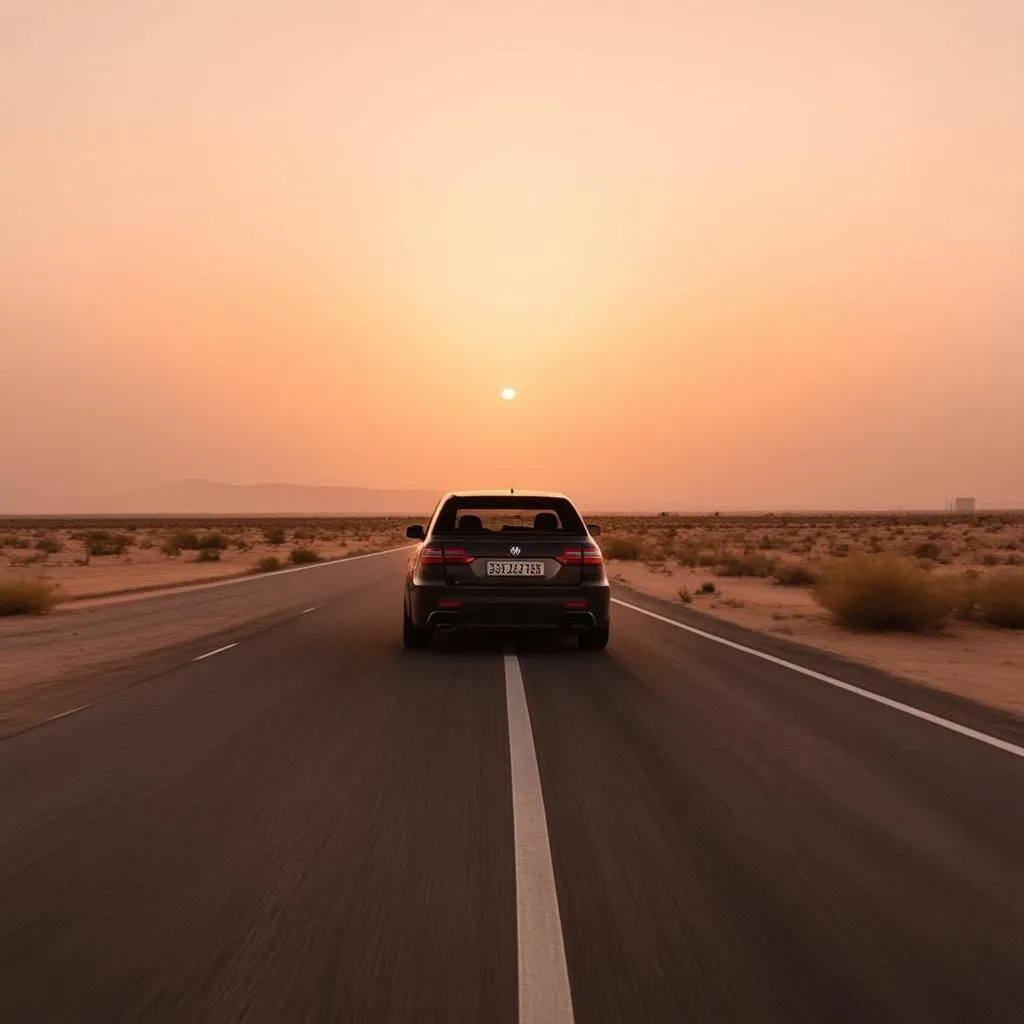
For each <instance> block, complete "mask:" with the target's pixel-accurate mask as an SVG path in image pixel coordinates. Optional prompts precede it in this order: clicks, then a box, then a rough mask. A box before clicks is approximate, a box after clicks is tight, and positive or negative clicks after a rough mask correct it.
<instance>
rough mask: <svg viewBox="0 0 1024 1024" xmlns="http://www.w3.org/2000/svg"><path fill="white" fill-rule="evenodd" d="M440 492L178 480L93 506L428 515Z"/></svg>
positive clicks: (179, 511) (144, 510)
mask: <svg viewBox="0 0 1024 1024" xmlns="http://www.w3.org/2000/svg"><path fill="white" fill-rule="evenodd" d="M439 497H440V492H435V491H423V490H404V491H391V490H388V491H384V490H375V489H373V488H370V487H310V486H306V485H304V484H225V483H220V482H218V481H216V480H179V481H176V482H174V483H166V484H159V485H157V486H155V487H146V488H140V489H138V490H134V491H129V492H127V493H125V494H119V495H113V496H111V497H110V498H109V499H108V500H106V501H103V502H101V503H99V502H97V503H91V504H94V505H95V507H94V508H92V509H91V511H94V512H97V513H98V512H109V513H132V514H152V515H190V514H195V515H200V514H205V515H366V516H383V515H396V516H400V515H421V516H422V515H426V514H428V513H430V512H431V511H433V508H434V505H435V504H436V503H437V499H438V498H439Z"/></svg>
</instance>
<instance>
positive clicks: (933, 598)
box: [816, 554, 955, 633]
mask: <svg viewBox="0 0 1024 1024" xmlns="http://www.w3.org/2000/svg"><path fill="white" fill-rule="evenodd" d="M816 596H817V598H818V600H819V601H820V602H821V604H822V605H824V606H825V607H826V608H827V609H828V610H829V611H830V612H831V613H832V617H833V619H834V620H835V622H836V623H837V624H838V625H840V626H846V627H848V628H850V629H859V630H871V631H880V630H900V631H904V632H910V633H926V632H930V631H932V630H935V629H937V628H939V627H940V626H941V625H942V624H943V623H944V622H945V621H946V619H947V618H948V617H949V615H950V613H951V612H952V611H953V607H954V603H955V602H954V595H953V593H952V591H951V589H950V587H949V586H948V585H946V584H944V582H943V581H942V580H941V579H939V578H937V577H935V576H933V575H932V574H930V573H929V572H927V571H926V570H924V569H922V568H921V567H920V566H919V565H918V564H917V563H916V562H914V561H912V560H910V559H907V558H904V557H901V556H900V555H895V554H888V555H853V556H851V557H850V558H844V559H843V560H842V561H835V562H833V563H832V564H831V565H829V566H827V567H826V568H825V570H824V571H823V572H822V575H821V579H820V580H819V582H818V584H817V593H816Z"/></svg>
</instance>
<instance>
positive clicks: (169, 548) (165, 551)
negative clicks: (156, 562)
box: [160, 537, 181, 558]
mask: <svg viewBox="0 0 1024 1024" xmlns="http://www.w3.org/2000/svg"><path fill="white" fill-rule="evenodd" d="M160 554H162V555H167V557H168V558H177V557H178V555H180V554H181V548H179V547H178V545H177V544H175V543H174V538H173V537H167V538H166V539H165V540H163V541H161V543H160Z"/></svg>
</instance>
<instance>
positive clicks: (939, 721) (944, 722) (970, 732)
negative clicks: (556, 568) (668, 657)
mask: <svg viewBox="0 0 1024 1024" xmlns="http://www.w3.org/2000/svg"><path fill="white" fill-rule="evenodd" d="M612 603H613V604H618V605H621V606H622V607H623V608H628V609H629V610H630V611H634V612H639V613H640V614H641V615H646V616H648V617H649V618H652V619H657V620H658V621H659V622H666V623H668V624H669V625H670V626H675V627H676V629H685V630H686V632H687V633H693V634H694V635H695V636H699V637H703V638H704V639H705V640H712V641H714V642H715V643H716V644H722V646H723V647H731V648H732V649H733V650H734V651H742V652H743V653H744V654H750V655H753V657H755V658H760V659H761V660H762V661H770V662H771V663H772V664H773V665H781V666H782V667H783V668H788V669H790V670H791V671H793V672H799V673H800V675H803V676H808V677H810V678H811V679H817V680H818V682H820V683H828V685H829V686H835V687H836V688H837V689H840V690H846V691H847V692H848V693H855V694H856V695H857V696H858V697H864V698H865V699H866V700H873V701H874V702H875V703H876V704H884V705H885V706H886V707H888V708H893V709H894V710H896V711H902V712H903V713H904V714H905V715H911V716H912V717H913V718H920V719H922V720H923V721H925V722H931V723H932V725H938V726H941V727H942V728H943V729H949V731H950V732H956V733H959V734H960V735H961V736H966V737H967V738H968V739H972V740H977V741H978V742H979V743H986V744H988V746H990V747H996V748H997V749H998V750H1004V751H1006V753H1008V754H1013V755H1014V756H1015V757H1024V747H1019V746H1017V744H1015V743H1008V742H1007V741H1006V740H1001V739H999V738H998V737H996V736H989V735H988V733H984V732H978V730H977V729H969V728H968V727H967V726H966V725H960V724H959V723H957V722H953V721H950V719H948V718H942V717H941V716H939V715H933V714H930V713H929V712H927V711H920V710H919V709H918V708H915V707H911V706H910V705H909V704H903V703H902V702H901V701H898V700H892V699H891V698H889V697H883V696H882V695H881V694H879V693H872V692H871V691H870V690H863V689H861V688H860V687H859V686H854V685H853V684H852V683H844V682H843V681H842V680H841V679H836V678H834V677H833V676H827V675H825V673H824V672H815V671H814V669H810V668H804V667H803V665H797V664H796V663H795V662H792V661H786V660H785V659H784V658H776V657H775V655H774V654H767V653H766V652H764V651H759V650H757V649H756V648H754V647H746V646H745V645H744V644H738V643H736V642H735V641H733V640H726V639H725V637H723V636H716V635H715V634H714V633H708V632H706V631H705V630H703V629H697V628H696V626H688V625H686V624H685V623H683V622H678V621H677V620H676V619H670V618H668V616H666V615H659V614H658V613H657V612H652V611H648V610H647V609H646V608H641V607H640V606H639V605H635V604H630V603H629V602H628V601H621V600H619V598H617V597H613V598H612Z"/></svg>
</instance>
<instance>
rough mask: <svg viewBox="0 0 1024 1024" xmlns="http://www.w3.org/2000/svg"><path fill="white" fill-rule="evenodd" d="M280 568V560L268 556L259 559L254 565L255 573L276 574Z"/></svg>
mask: <svg viewBox="0 0 1024 1024" xmlns="http://www.w3.org/2000/svg"><path fill="white" fill-rule="evenodd" d="M280 568H281V559H280V558H275V557H274V556H273V555H268V556H267V557H266V558H261V559H260V560H259V561H258V562H257V563H256V571H257V572H277V570H278V569H280Z"/></svg>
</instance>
